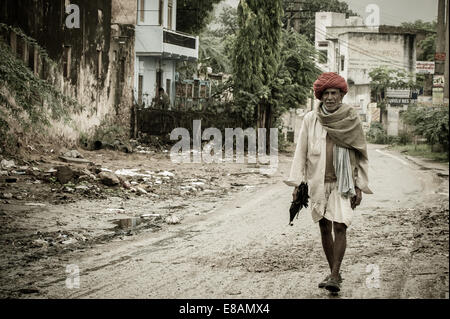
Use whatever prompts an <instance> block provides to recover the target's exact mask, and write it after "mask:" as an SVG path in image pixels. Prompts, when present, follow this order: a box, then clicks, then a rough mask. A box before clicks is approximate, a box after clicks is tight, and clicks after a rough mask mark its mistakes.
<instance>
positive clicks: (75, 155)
mask: <svg viewBox="0 0 450 319" xmlns="http://www.w3.org/2000/svg"><path fill="white" fill-rule="evenodd" d="M63 156H64V157H69V158H84V157H83V155H81V154H80V152H78V151H77V150H71V151H68V152H65V153H64V154H63Z"/></svg>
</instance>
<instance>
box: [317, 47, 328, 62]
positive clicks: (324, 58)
mask: <svg viewBox="0 0 450 319" xmlns="http://www.w3.org/2000/svg"><path fill="white" fill-rule="evenodd" d="M327 62H328V51H327V50H319V63H320V64H325V63H327Z"/></svg>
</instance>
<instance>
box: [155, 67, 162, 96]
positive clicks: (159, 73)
mask: <svg viewBox="0 0 450 319" xmlns="http://www.w3.org/2000/svg"><path fill="white" fill-rule="evenodd" d="M160 87H162V71H161V70H158V71H156V96H157V97H159V88H160Z"/></svg>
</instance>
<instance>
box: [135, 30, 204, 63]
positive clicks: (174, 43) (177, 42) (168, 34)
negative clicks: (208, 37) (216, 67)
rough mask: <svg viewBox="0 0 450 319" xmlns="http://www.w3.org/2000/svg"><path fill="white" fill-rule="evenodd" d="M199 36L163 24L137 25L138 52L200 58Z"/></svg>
mask: <svg viewBox="0 0 450 319" xmlns="http://www.w3.org/2000/svg"><path fill="white" fill-rule="evenodd" d="M198 41H199V40H198V37H196V36H192V35H189V34H186V33H182V32H178V31H173V30H168V29H165V28H163V27H162V26H150V25H137V26H136V53H137V54H138V55H162V56H164V57H166V58H173V59H198Z"/></svg>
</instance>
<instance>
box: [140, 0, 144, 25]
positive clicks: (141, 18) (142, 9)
mask: <svg viewBox="0 0 450 319" xmlns="http://www.w3.org/2000/svg"><path fill="white" fill-rule="evenodd" d="M139 3H140V7H139V13H140V14H139V19H140V20H141V22H144V20H145V0H140V1H139Z"/></svg>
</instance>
